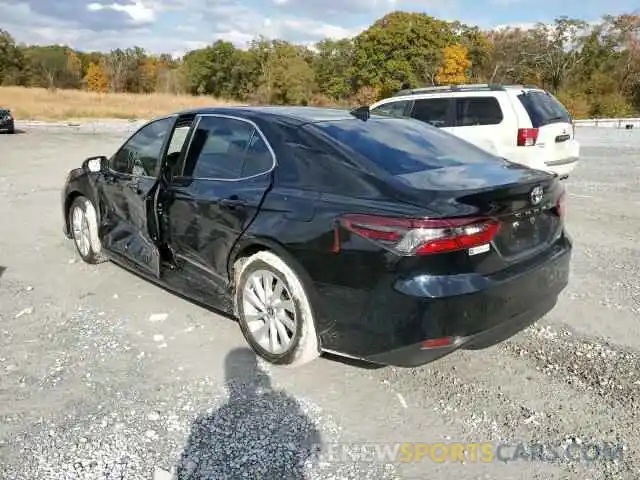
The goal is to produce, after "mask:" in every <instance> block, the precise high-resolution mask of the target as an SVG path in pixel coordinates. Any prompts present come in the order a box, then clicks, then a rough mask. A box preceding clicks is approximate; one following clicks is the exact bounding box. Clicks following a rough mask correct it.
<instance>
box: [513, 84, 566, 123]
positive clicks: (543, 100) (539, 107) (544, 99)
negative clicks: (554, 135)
mask: <svg viewBox="0 0 640 480" xmlns="http://www.w3.org/2000/svg"><path fill="white" fill-rule="evenodd" d="M518 99H519V100H520V102H521V103H522V105H523V106H524V108H525V110H526V111H527V113H528V114H529V118H531V125H532V126H533V128H539V127H542V126H544V125H548V124H550V123H571V115H570V114H569V112H568V111H567V109H566V108H564V106H563V105H562V104H561V103H560V102H559V101H558V100H556V99H555V98H554V97H553V96H552V95H549V94H547V93H543V92H529V93H522V94H520V95H518Z"/></svg>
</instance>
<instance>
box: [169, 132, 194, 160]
mask: <svg viewBox="0 0 640 480" xmlns="http://www.w3.org/2000/svg"><path fill="white" fill-rule="evenodd" d="M190 128H191V125H185V126H180V127H176V129H175V130H174V131H173V136H172V137H171V142H169V149H168V150H167V155H172V154H176V153H180V152H181V151H182V147H183V146H184V142H185V140H186V139H187V135H188V134H189V129H190Z"/></svg>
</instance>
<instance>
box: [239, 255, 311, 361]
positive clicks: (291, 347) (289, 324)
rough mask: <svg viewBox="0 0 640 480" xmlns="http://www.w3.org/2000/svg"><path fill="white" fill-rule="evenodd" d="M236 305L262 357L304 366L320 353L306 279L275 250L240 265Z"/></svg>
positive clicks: (246, 332)
mask: <svg viewBox="0 0 640 480" xmlns="http://www.w3.org/2000/svg"><path fill="white" fill-rule="evenodd" d="M235 276H236V292H235V307H236V313H237V315H238V318H239V323H240V328H241V330H242V333H243V335H244V337H245V339H246V340H247V342H248V343H249V345H250V346H251V347H252V348H253V350H254V351H255V352H256V353H257V354H258V355H260V356H261V357H262V358H264V359H265V360H267V361H268V362H270V363H274V364H277V365H289V366H298V365H302V364H304V363H307V362H310V361H312V360H314V359H315V358H317V357H318V356H319V355H320V349H319V345H318V338H317V334H316V329H315V321H314V318H313V311H312V309H311V304H310V302H309V298H308V296H307V293H306V291H305V288H304V286H303V284H302V281H301V280H300V278H299V277H298V275H297V274H296V273H295V271H294V270H293V269H292V268H291V267H290V266H289V265H287V263H286V262H285V261H284V260H282V259H281V258H280V257H278V256H277V255H275V254H274V253H272V252H268V251H261V252H258V253H256V254H254V255H252V256H250V257H248V258H243V259H241V260H239V261H238V262H237V263H236V273H235Z"/></svg>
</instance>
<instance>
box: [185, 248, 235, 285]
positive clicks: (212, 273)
mask: <svg viewBox="0 0 640 480" xmlns="http://www.w3.org/2000/svg"><path fill="white" fill-rule="evenodd" d="M175 257H176V259H180V260H182V261H183V262H187V263H188V264H189V265H192V266H194V267H196V268H197V269H199V270H201V271H203V272H204V273H206V274H207V275H210V276H212V277H214V278H217V279H218V280H220V281H221V282H222V283H223V284H225V285H226V284H227V283H228V282H227V279H226V278H224V277H223V276H222V275H220V274H219V273H216V272H215V271H214V270H212V269H211V268H210V267H207V266H206V265H203V264H202V263H200V262H198V261H196V260H193V259H191V258H188V257H186V256H184V255H182V254H180V253H176V254H175Z"/></svg>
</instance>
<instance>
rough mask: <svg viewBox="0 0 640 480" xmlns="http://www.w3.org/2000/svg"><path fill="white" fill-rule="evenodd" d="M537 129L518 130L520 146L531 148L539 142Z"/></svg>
mask: <svg viewBox="0 0 640 480" xmlns="http://www.w3.org/2000/svg"><path fill="white" fill-rule="evenodd" d="M538 132H539V130H538V129H537V128H519V129H518V146H519V147H531V146H533V145H535V144H536V142H537V141H538Z"/></svg>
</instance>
